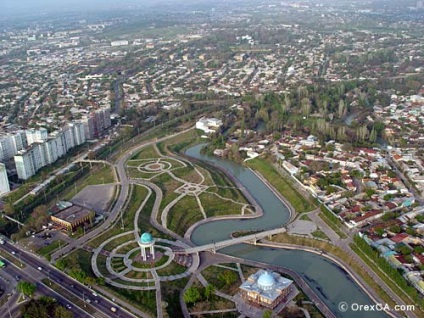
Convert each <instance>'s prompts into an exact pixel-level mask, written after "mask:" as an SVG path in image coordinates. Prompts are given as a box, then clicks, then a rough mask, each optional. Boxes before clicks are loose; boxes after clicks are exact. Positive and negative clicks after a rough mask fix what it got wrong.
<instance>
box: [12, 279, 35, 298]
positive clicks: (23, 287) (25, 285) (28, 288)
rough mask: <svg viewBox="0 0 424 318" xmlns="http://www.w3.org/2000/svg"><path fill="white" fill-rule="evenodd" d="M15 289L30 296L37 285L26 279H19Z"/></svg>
mask: <svg viewBox="0 0 424 318" xmlns="http://www.w3.org/2000/svg"><path fill="white" fill-rule="evenodd" d="M16 289H17V290H18V291H20V292H21V293H22V294H24V295H25V296H28V297H32V296H33V295H34V293H35V290H36V289H37V285H35V284H32V283H29V282H26V281H20V282H19V283H18V285H17V286H16Z"/></svg>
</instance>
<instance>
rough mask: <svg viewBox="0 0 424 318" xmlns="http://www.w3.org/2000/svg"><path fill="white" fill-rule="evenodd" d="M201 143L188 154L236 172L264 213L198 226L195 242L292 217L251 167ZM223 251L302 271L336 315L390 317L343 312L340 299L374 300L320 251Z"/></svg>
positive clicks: (244, 246)
mask: <svg viewBox="0 0 424 318" xmlns="http://www.w3.org/2000/svg"><path fill="white" fill-rule="evenodd" d="M202 147H203V145H202V144H200V145H196V146H193V147H191V148H189V149H187V150H186V152H185V154H186V155H188V156H191V157H194V158H197V159H200V160H203V161H205V162H213V163H215V164H218V165H219V166H221V167H222V168H224V169H226V170H227V171H229V172H230V173H231V174H233V175H234V176H235V177H236V178H237V179H238V180H239V181H240V183H241V184H243V186H244V187H245V188H246V189H247V190H248V191H249V192H250V194H251V195H252V196H253V197H254V198H255V200H256V201H257V203H258V204H259V205H260V206H261V207H262V209H263V211H264V215H263V216H262V217H259V218H255V219H248V220H219V221H212V222H208V223H205V224H202V225H200V226H198V227H197V228H196V229H195V230H194V231H193V234H192V236H191V240H192V241H193V243H195V244H197V245H203V244H207V243H213V242H218V241H220V240H224V239H228V238H229V237H230V233H231V232H234V231H239V230H265V229H271V228H276V227H279V226H281V225H283V224H285V223H286V222H287V221H288V220H289V217H290V213H289V209H288V208H287V206H286V205H285V204H284V203H283V202H282V201H281V200H279V199H278V198H277V196H276V195H275V194H274V193H273V192H272V191H271V190H270V189H269V188H268V187H267V186H266V185H265V184H264V183H263V182H262V181H261V180H260V179H259V178H258V177H257V176H256V175H255V174H254V173H253V172H252V171H250V170H249V169H247V168H245V167H243V166H241V165H238V164H236V163H234V162H231V161H228V160H224V159H221V158H217V157H213V156H207V155H202V154H200V149H201V148H202ZM220 252H222V253H224V254H228V255H232V256H236V257H240V258H244V259H250V260H253V261H258V262H263V263H268V264H274V265H279V266H283V267H286V268H289V269H291V270H294V271H296V272H297V273H298V274H299V275H301V276H302V277H303V278H304V279H305V281H306V282H307V283H308V284H309V285H310V286H311V288H312V289H313V290H314V291H315V292H316V293H317V295H318V296H319V297H320V298H321V299H322V300H323V301H324V302H325V303H326V305H327V306H328V307H329V308H330V310H332V311H333V312H334V313H335V315H336V316H337V317H342V318H344V317H346V318H350V317H352V318H356V317H357V318H360V317H372V318H379V317H387V315H386V314H385V313H384V312H377V311H373V312H364V311H352V310H348V311H346V312H341V311H340V310H339V309H338V305H339V303H340V302H347V303H348V304H349V305H350V304H353V303H357V304H363V305H366V304H370V305H371V304H373V301H372V300H371V299H370V298H369V297H368V295H367V294H366V293H365V292H364V291H363V290H362V289H361V288H360V287H359V286H358V285H357V284H356V283H355V282H354V281H353V280H352V279H351V277H350V276H349V275H348V274H347V273H346V271H344V270H343V269H342V268H340V267H339V266H338V265H336V264H335V263H333V262H331V261H330V260H328V259H327V258H325V257H322V256H320V255H317V254H313V253H309V252H305V251H296V250H282V249H273V248H264V247H258V246H253V245H249V244H239V245H235V246H231V247H228V248H225V249H222V250H220Z"/></svg>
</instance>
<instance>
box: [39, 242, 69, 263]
mask: <svg viewBox="0 0 424 318" xmlns="http://www.w3.org/2000/svg"><path fill="white" fill-rule="evenodd" d="M66 245H67V243H66V242H64V241H62V240H57V241H54V242H52V243H51V244H49V245H46V246H44V247H42V248H40V249H39V250H37V251H36V253H37V254H38V255H41V256H43V257H45V258H46V259H47V260H48V261H50V257H51V255H52V253H53V252H54V251H55V250H57V249H58V248H62V247H64V246H66Z"/></svg>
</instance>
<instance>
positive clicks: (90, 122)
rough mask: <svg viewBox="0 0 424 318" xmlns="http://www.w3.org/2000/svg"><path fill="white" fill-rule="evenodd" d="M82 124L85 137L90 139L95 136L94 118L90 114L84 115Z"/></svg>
mask: <svg viewBox="0 0 424 318" xmlns="http://www.w3.org/2000/svg"><path fill="white" fill-rule="evenodd" d="M83 125H84V134H85V139H86V140H90V139H94V138H96V137H95V132H94V119H93V118H92V117H90V116H87V117H85V118H84V119H83Z"/></svg>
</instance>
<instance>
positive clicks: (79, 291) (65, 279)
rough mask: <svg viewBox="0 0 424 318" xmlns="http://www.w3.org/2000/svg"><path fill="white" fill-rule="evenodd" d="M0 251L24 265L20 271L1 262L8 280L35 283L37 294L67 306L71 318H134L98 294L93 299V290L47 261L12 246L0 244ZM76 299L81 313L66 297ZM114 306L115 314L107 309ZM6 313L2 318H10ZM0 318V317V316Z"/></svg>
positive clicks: (9, 264)
mask: <svg viewBox="0 0 424 318" xmlns="http://www.w3.org/2000/svg"><path fill="white" fill-rule="evenodd" d="M0 251H1V253H4V252H8V253H12V252H14V253H15V255H19V256H20V257H19V258H16V259H17V260H18V261H19V259H20V260H22V263H24V264H26V265H27V266H26V267H25V268H23V269H21V268H19V267H16V266H15V265H13V264H11V263H10V262H9V261H7V260H5V261H6V263H7V266H6V267H5V268H4V269H2V271H5V272H7V273H8V274H9V275H11V276H12V277H15V276H16V275H18V276H19V277H21V279H23V280H26V281H29V282H36V283H37V291H38V292H41V293H42V294H44V295H48V296H51V297H53V298H55V299H57V300H58V301H59V302H60V303H61V304H63V305H66V304H70V305H71V306H72V307H73V308H72V309H71V310H72V311H73V312H74V315H75V316H74V317H96V318H103V317H105V318H107V317H122V318H124V317H125V318H133V317H136V316H134V315H132V314H131V313H129V312H127V311H126V310H125V309H123V308H122V307H120V306H119V305H117V304H116V303H114V302H112V301H110V300H108V299H107V298H104V297H102V296H101V295H99V294H98V293H97V294H98V295H97V296H93V290H91V289H90V288H88V287H86V286H84V285H82V284H80V283H78V282H77V281H75V280H74V279H72V278H70V277H69V276H67V275H66V274H64V273H62V272H61V271H59V270H58V269H56V268H54V267H52V266H50V265H49V264H48V263H47V262H45V261H43V260H41V259H39V258H37V257H36V256H33V255H31V254H29V253H27V252H26V251H23V250H22V249H20V248H19V247H17V246H16V245H12V244H10V243H7V244H4V245H0ZM38 267H41V269H42V270H38ZM44 278H48V279H50V280H51V282H52V283H56V284H57V285H60V286H61V287H62V288H63V293H62V292H61V294H63V296H64V297H62V296H60V295H58V294H57V293H55V292H54V291H52V290H51V289H50V288H48V286H46V285H44V284H43V283H41V280H42V279H44ZM65 297H66V298H71V297H72V298H75V297H76V298H78V299H79V300H81V301H82V300H83V298H84V300H85V301H86V302H85V306H86V307H84V306H82V305H81V306H82V307H83V308H82V309H84V311H83V310H82V309H79V308H76V306H75V305H74V304H73V303H72V302H71V301H70V300H68V299H66V298H65ZM87 299H89V301H90V304H88V303H87ZM112 307H115V308H116V309H117V311H116V312H112V311H111V308H112ZM87 309H88V310H89V312H92V314H89V313H88V312H85V310H87ZM4 314H7V315H6V316H4V317H5V318H6V317H10V316H9V314H8V312H6V313H3V315H4ZM1 317H3V316H1Z"/></svg>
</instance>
